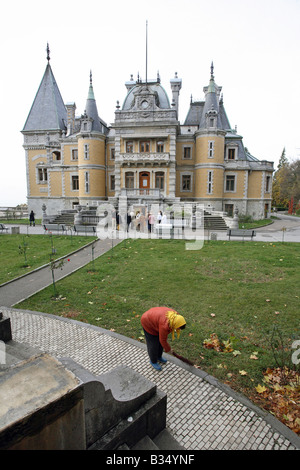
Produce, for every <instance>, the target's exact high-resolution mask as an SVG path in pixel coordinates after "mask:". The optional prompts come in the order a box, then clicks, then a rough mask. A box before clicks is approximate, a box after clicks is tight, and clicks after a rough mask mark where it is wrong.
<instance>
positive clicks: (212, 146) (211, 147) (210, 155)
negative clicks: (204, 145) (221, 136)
mask: <svg viewBox="0 0 300 470" xmlns="http://www.w3.org/2000/svg"><path fill="white" fill-rule="evenodd" d="M214 151H215V142H214V141H213V140H210V141H209V142H208V158H213V157H214Z"/></svg>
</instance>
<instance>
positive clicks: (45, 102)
mask: <svg viewBox="0 0 300 470" xmlns="http://www.w3.org/2000/svg"><path fill="white" fill-rule="evenodd" d="M46 51H47V61H48V63H47V66H46V70H45V72H44V75H43V78H42V81H41V84H40V86H39V89H38V91H37V94H36V96H35V99H34V101H33V104H32V106H31V109H30V112H29V114H28V117H27V120H26V123H25V125H24V128H23V131H56V130H61V131H65V130H66V123H67V111H66V107H65V105H64V102H63V99H62V97H61V94H60V91H59V88H58V86H57V83H56V80H55V78H54V75H53V72H52V69H51V65H50V63H49V62H50V49H49V44H47V49H46Z"/></svg>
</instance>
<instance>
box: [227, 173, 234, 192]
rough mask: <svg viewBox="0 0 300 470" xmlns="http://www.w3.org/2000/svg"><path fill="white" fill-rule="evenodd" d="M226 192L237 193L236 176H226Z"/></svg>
mask: <svg viewBox="0 0 300 470" xmlns="http://www.w3.org/2000/svg"><path fill="white" fill-rule="evenodd" d="M225 190H226V191H235V175H227V176H226V183H225Z"/></svg>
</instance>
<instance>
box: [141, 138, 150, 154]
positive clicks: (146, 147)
mask: <svg viewBox="0 0 300 470" xmlns="http://www.w3.org/2000/svg"><path fill="white" fill-rule="evenodd" d="M140 152H141V153H149V152H150V141H149V140H142V141H141V142H140Z"/></svg>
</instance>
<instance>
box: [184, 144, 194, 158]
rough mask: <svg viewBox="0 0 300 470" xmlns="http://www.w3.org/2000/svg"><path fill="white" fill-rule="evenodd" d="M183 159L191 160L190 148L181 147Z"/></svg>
mask: <svg viewBox="0 0 300 470" xmlns="http://www.w3.org/2000/svg"><path fill="white" fill-rule="evenodd" d="M183 158H184V159H187V160H188V159H191V158H192V149H191V147H183Z"/></svg>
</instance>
